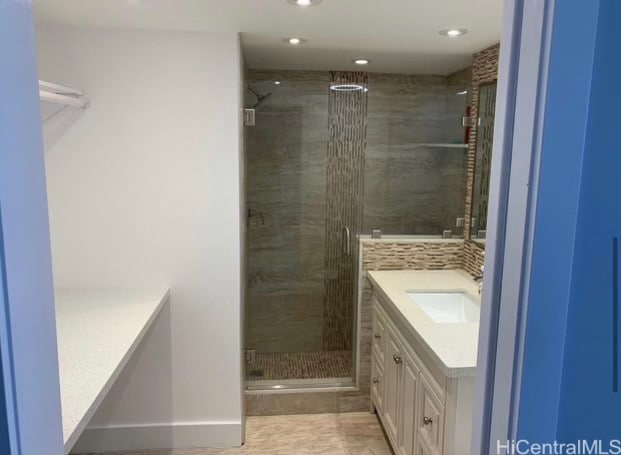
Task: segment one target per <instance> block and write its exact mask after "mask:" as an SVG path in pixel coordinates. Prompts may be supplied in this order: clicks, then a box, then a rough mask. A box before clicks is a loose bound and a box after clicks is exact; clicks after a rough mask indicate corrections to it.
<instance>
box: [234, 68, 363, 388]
mask: <svg viewBox="0 0 621 455" xmlns="http://www.w3.org/2000/svg"><path fill="white" fill-rule="evenodd" d="M347 74H351V73H327V72H326V73H323V72H322V73H319V72H271V71H270V72H258V71H251V72H250V73H249V74H248V78H247V82H248V90H247V96H246V106H247V107H250V108H254V109H255V114H256V125H255V126H254V127H250V128H247V129H246V173H247V175H246V182H247V189H246V200H247V209H248V231H247V239H248V244H247V258H248V264H247V266H248V289H247V298H246V328H245V329H246V330H245V332H246V336H245V338H246V342H245V345H246V351H247V352H246V358H247V365H246V379H247V386H248V387H249V388H271V387H279V386H280V387H281V386H285V387H309V386H311V387H312V386H318V385H335V384H346V385H351V384H352V383H353V371H354V367H353V349H352V348H353V346H354V345H355V343H354V342H353V339H354V320H355V311H354V308H355V292H354V290H355V287H356V286H355V274H354V271H355V270H356V267H355V265H354V264H355V249H356V248H355V247H356V241H355V236H356V234H357V232H358V230H359V229H360V220H361V215H362V213H361V202H362V201H361V194H362V175H363V174H362V167H363V154H364V136H365V129H366V92H365V90H364V88H365V87H366V86H365V85H360V89H356V90H347V91H339V90H332V89H331V87H333V86H334V85H347V84H348V83H353V79H351V77H352V76H347ZM358 77H359V76H358ZM363 84H364V82H363Z"/></svg>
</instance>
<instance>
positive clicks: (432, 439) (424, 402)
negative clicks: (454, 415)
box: [416, 374, 444, 453]
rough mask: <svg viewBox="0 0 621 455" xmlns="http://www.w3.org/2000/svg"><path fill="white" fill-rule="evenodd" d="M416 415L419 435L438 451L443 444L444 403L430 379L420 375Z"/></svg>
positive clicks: (441, 448)
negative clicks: (434, 389)
mask: <svg viewBox="0 0 621 455" xmlns="http://www.w3.org/2000/svg"><path fill="white" fill-rule="evenodd" d="M417 411H418V412H417V416H416V425H417V426H418V429H419V431H418V434H419V437H420V438H422V439H425V442H426V443H427V444H428V445H429V446H430V447H431V448H432V449H434V450H435V451H437V452H438V453H442V450H443V445H444V405H443V404H442V401H440V399H439V398H438V397H437V395H436V393H435V392H434V391H433V387H432V386H431V382H430V380H428V379H426V378H425V375H424V374H421V375H420V385H419V405H418V410H417Z"/></svg>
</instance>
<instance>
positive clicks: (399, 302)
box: [368, 270, 481, 378]
mask: <svg viewBox="0 0 621 455" xmlns="http://www.w3.org/2000/svg"><path fill="white" fill-rule="evenodd" d="M368 275H369V278H370V279H371V281H372V282H373V283H374V285H375V286H376V287H377V288H378V289H379V290H380V291H381V292H382V293H383V294H384V295H385V297H387V298H388V300H390V301H391V302H392V304H393V305H394V307H395V309H396V311H397V313H398V314H399V315H400V316H401V318H402V319H403V320H404V322H406V323H407V325H409V326H411V327H412V328H413V329H414V330H413V331H412V333H413V334H414V335H415V336H416V337H417V341H419V342H420V343H421V345H422V346H423V347H424V348H425V349H426V350H427V351H428V353H429V354H430V355H431V357H432V358H433V359H434V360H435V362H436V364H437V366H438V367H439V368H440V369H441V370H442V372H443V373H444V375H445V376H447V377H453V378H454V377H464V376H474V375H476V365H477V349H478V343H479V324H478V323H456V324H436V323H434V322H433V321H432V320H431V319H430V318H429V317H428V316H427V315H426V314H425V313H424V312H423V310H421V309H420V308H419V307H418V306H417V305H416V304H415V303H414V302H412V299H411V298H410V297H409V296H408V295H407V292H408V291H465V292H467V293H468V294H470V296H471V297H473V298H474V299H475V300H476V301H477V302H479V304H480V301H481V299H480V297H479V289H478V285H477V283H476V282H475V281H474V280H473V279H472V278H471V276H470V275H469V274H468V273H466V272H464V271H463V270H438V271H435V270H434V271H431V270H421V271H419V270H404V271H375V272H368Z"/></svg>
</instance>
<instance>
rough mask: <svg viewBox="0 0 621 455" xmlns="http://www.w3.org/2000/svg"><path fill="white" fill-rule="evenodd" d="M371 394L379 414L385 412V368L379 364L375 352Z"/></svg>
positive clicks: (372, 364)
mask: <svg viewBox="0 0 621 455" xmlns="http://www.w3.org/2000/svg"><path fill="white" fill-rule="evenodd" d="M371 396H372V398H373V402H374V403H375V409H376V410H377V413H378V414H379V415H383V414H384V369H383V368H382V367H381V365H380V364H379V360H378V359H377V355H376V354H375V353H373V361H372V363H371Z"/></svg>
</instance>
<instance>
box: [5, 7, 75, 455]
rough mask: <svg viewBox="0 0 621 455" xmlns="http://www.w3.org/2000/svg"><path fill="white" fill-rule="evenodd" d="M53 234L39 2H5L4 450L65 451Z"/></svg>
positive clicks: (16, 454)
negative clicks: (38, 48) (35, 9)
mask: <svg viewBox="0 0 621 455" xmlns="http://www.w3.org/2000/svg"><path fill="white" fill-rule="evenodd" d="M49 235H50V234H49V224H48V215H47V194H46V183H45V166H44V155H43V138H42V133H41V113H40V101H39V93H38V82H37V66H36V52H35V34H34V25H33V17H32V2H31V1H28V0H0V236H1V245H2V248H1V249H0V259H1V261H0V269H1V270H0V272H1V273H0V357H1V359H2V371H1V373H2V374H1V376H2V378H1V381H0V382H2V386H3V389H4V390H3V392H4V394H3V398H4V401H5V403H4V406H2V407H1V410H0V416H2V415H4V416H5V417H6V418H5V419H4V421H2V419H1V417H0V441H2V442H5V443H6V440H3V439H2V436H8V441H9V445H10V452H8V451H6V449H7V448H6V445H5V447H3V448H2V449H3V450H4V451H3V452H1V454H2V455H4V454H7V455H8V454H9V453H10V455H63V454H64V447H63V437H62V424H61V406H60V385H59V375H58V353H57V347H56V321H55V312H54V290H53V284H52V264H51V253H50V237H49ZM0 401H1V400H0ZM0 404H2V403H0Z"/></svg>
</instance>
